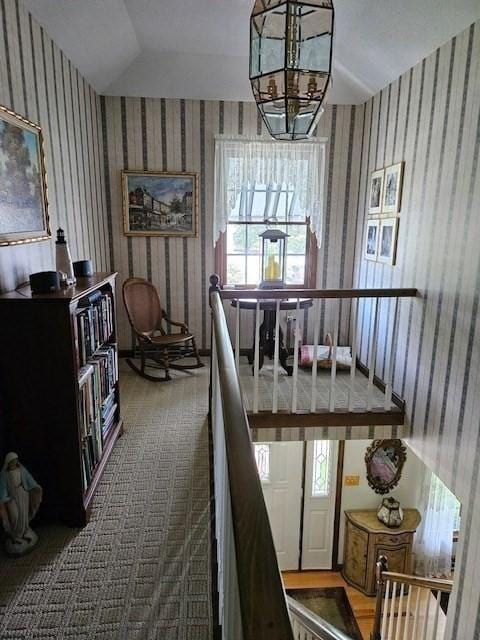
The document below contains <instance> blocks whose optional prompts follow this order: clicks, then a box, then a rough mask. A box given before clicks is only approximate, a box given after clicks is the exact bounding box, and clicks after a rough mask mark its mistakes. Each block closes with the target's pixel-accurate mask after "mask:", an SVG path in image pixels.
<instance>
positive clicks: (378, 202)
mask: <svg viewBox="0 0 480 640" xmlns="http://www.w3.org/2000/svg"><path fill="white" fill-rule="evenodd" d="M384 172H385V170H384V169H379V170H378V171H373V172H372V176H371V178H370V197H369V200H368V213H369V214H370V215H371V214H374V213H381V212H382V198H383V177H384Z"/></svg>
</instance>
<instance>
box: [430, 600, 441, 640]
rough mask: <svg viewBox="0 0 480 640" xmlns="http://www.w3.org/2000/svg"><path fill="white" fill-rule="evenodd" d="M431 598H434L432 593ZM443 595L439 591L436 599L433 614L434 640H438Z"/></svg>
mask: <svg viewBox="0 0 480 640" xmlns="http://www.w3.org/2000/svg"><path fill="white" fill-rule="evenodd" d="M430 594H431V595H430V597H433V594H432V593H431V592H430ZM441 595H442V593H441V591H437V597H436V599H435V611H434V612H433V629H432V635H431V638H432V640H436V639H437V629H438V616H439V613H440V597H441Z"/></svg>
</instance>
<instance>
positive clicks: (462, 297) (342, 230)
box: [0, 0, 480, 640]
mask: <svg viewBox="0 0 480 640" xmlns="http://www.w3.org/2000/svg"><path fill="white" fill-rule="evenodd" d="M0 104H3V105H5V106H7V107H9V108H11V109H13V110H15V111H18V112H19V113H21V114H22V115H24V116H26V117H27V118H29V119H31V120H33V121H34V122H36V123H39V124H40V125H41V126H42V128H43V131H44V136H45V150H46V166H47V171H48V187H49V200H50V217H51V227H52V230H55V229H56V227H57V226H62V227H64V228H65V229H66V231H67V234H68V240H69V243H70V248H71V252H72V256H73V258H74V259H79V258H84V257H92V258H93V260H94V263H95V267H96V269H97V270H108V269H110V268H114V269H116V270H118V271H119V282H120V283H121V282H122V281H123V280H124V279H125V278H127V277H129V276H132V275H136V276H142V277H146V278H148V279H149V280H151V281H152V282H153V283H154V284H155V285H156V286H157V287H158V289H159V292H160V295H161V297H162V300H163V301H164V304H165V306H166V308H167V310H168V311H169V313H171V315H172V316H173V317H176V318H180V319H182V318H185V320H186V321H187V322H188V323H189V324H190V327H191V329H192V330H193V331H194V333H195V334H196V336H197V338H198V342H199V344H200V346H201V347H202V348H207V347H208V344H209V335H210V325H209V313H208V300H207V288H208V276H209V275H210V273H212V272H213V270H214V252H213V244H212V208H213V181H214V176H213V159H214V158H213V156H214V136H215V135H216V134H222V133H224V134H228V135H235V134H239V135H249V136H251V135H257V134H263V133H264V131H263V128H262V124H261V121H260V120H259V117H258V115H257V111H256V107H255V105H254V104H253V103H231V102H222V101H219V102H210V101H192V100H165V99H149V98H120V97H108V96H107V97H104V96H101V97H100V96H97V94H96V93H95V92H94V91H93V89H92V88H91V87H90V86H89V85H88V84H87V83H86V82H85V80H84V79H83V78H82V77H81V76H80V75H79V73H78V72H77V70H76V69H75V68H74V67H73V66H72V64H71V63H70V61H69V60H68V59H67V58H66V57H65V56H64V55H63V53H62V52H61V51H60V50H59V49H58V47H57V46H56V45H55V44H54V43H53V42H52V41H51V39H50V38H49V37H48V36H47V35H46V33H45V32H44V30H43V29H42V28H41V27H40V26H39V25H38V24H36V22H35V21H34V20H33V19H32V18H31V16H30V15H29V14H28V13H27V12H26V11H25V10H24V9H23V7H22V4H21V3H20V2H19V0H0ZM479 109H480V23H476V24H475V25H472V27H471V28H469V29H467V30H466V31H465V32H464V33H462V34H460V35H458V36H457V37H456V38H454V39H453V40H452V41H450V42H448V43H446V44H445V45H444V46H442V47H441V48H440V49H438V50H437V51H436V52H434V53H433V54H432V55H431V56H429V57H428V58H426V59H425V60H423V61H421V62H420V63H419V64H418V65H416V66H415V67H414V68H412V69H411V70H409V71H408V72H406V73H405V74H403V75H402V76H401V77H400V78H398V79H397V80H396V81H395V82H393V83H392V84H391V85H389V86H388V87H386V88H385V89H384V90H383V91H381V92H380V93H378V94H377V95H375V96H374V97H373V98H372V99H371V100H369V101H368V102H367V103H366V104H365V105H362V106H356V107H352V106H328V107H327V110H326V112H325V114H324V116H323V117H322V119H321V121H320V124H319V128H318V131H317V135H318V136H320V137H325V138H327V139H328V149H327V154H326V157H327V160H326V170H325V193H326V198H325V225H324V226H325V231H324V238H323V244H322V248H321V249H320V250H319V252H318V270H317V285H318V286H319V287H350V286H352V285H353V286H359V287H368V286H386V287H388V286H415V287H417V288H418V289H419V290H420V292H421V297H420V298H419V299H417V300H415V301H403V302H402V303H401V304H400V307H399V331H398V345H397V350H396V354H395V363H394V364H395V366H394V376H395V377H394V388H395V390H396V391H397V392H399V393H400V394H401V395H402V396H403V397H405V399H406V403H407V411H408V416H409V422H410V426H411V437H410V438H409V444H410V445H411V446H412V447H413V449H414V450H415V451H416V453H417V454H418V455H419V456H420V457H421V459H422V460H424V462H425V463H426V464H427V465H428V466H430V467H431V468H433V469H434V470H435V471H436V472H437V473H438V474H439V475H440V477H441V478H442V479H443V480H444V482H445V483H446V484H447V485H448V486H449V487H450V488H451V489H452V490H453V491H454V492H455V493H456V494H457V496H458V497H459V498H460V500H461V501H462V503H463V511H462V531H461V541H460V550H459V556H458V558H457V567H458V568H459V569H458V570H459V573H460V575H461V576H462V579H461V581H459V582H458V584H457V586H456V590H455V594H454V599H453V602H452V611H453V614H452V615H450V616H449V618H450V622H449V625H450V629H449V637H450V638H452V639H454V638H456V639H460V638H461V639H462V640H470V639H471V640H473V639H474V638H479V637H480V615H479V603H480V575H479V573H480V572H479V569H478V566H479V565H478V556H479V554H480V538H479V537H478V535H476V532H478V530H480V505H479V504H478V503H477V502H476V500H475V498H476V496H477V495H478V494H479V492H480V474H479V466H478V458H479V453H480V418H479V416H480V394H478V392H477V387H478V384H479V382H480V379H479V378H480V375H479V374H480V366H479V365H480V349H479V340H480V323H479V322H478V321H477V317H478V305H479V294H480V264H479V261H480V252H479V250H478V238H479V237H480V229H479V225H480V217H479V215H478V214H479V206H478V203H479V201H480V200H479V198H480V177H479V166H478V165H479V153H480V112H479ZM400 160H403V161H404V162H405V179H404V186H403V202H402V209H401V212H400V228H399V242H398V252H397V264H396V266H394V267H391V266H387V265H382V264H375V263H372V262H367V261H365V260H363V244H364V230H365V220H366V200H367V189H368V182H369V176H370V173H371V171H373V170H375V169H377V168H380V167H383V166H386V165H389V164H392V163H394V162H399V161H400ZM122 169H148V170H168V171H182V170H185V171H198V172H199V177H200V182H199V185H200V199H199V234H198V237H197V238H195V239H193V238H188V239H183V238H169V239H164V238H127V237H125V236H124V234H123V219H122V201H121V186H120V173H121V170H122ZM53 266H54V246H53V242H40V243H38V244H36V245H31V246H17V247H2V248H0V291H5V290H9V289H13V288H15V287H16V286H17V285H18V284H19V283H21V282H22V281H24V280H25V279H26V278H27V277H28V274H29V273H31V272H33V271H37V270H41V269H48V268H52V267H53ZM369 312H370V308H369V303H368V301H364V302H363V303H361V304H360V307H359V314H358V328H359V335H360V354H361V359H362V360H363V361H368V357H369V353H368V349H369V347H368V345H369V335H370V331H371V316H370V313H369ZM391 313H392V304H391V303H386V304H385V305H384V307H383V308H382V309H381V319H380V348H379V351H378V353H377V363H376V367H377V370H378V371H379V373H380V374H382V373H383V371H384V369H385V345H386V344H387V341H388V338H389V336H388V334H387V327H391V326H392V323H391V322H388V321H387V318H388V316H389V315H391ZM349 321H350V315H349V309H348V308H347V307H345V308H344V309H342V317H341V341H342V342H343V341H346V340H347V336H348V330H349ZM119 328H120V345H121V347H122V348H124V349H129V348H131V345H132V339H131V333H130V330H129V327H128V323H127V321H126V317H125V315H124V312H123V309H121V308H119ZM330 328H331V320H330V317H329V309H328V307H326V308H324V309H323V310H322V327H321V332H322V334H323V333H324V332H325V331H326V330H329V329H330ZM349 435H351V434H348V433H346V437H347V438H348V437H349Z"/></svg>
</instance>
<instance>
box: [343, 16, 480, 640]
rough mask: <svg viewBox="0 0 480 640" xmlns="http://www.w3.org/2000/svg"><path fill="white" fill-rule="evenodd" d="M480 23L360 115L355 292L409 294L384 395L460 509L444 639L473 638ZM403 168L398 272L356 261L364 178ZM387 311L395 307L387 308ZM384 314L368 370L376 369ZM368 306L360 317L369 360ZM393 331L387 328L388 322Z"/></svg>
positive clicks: (476, 629)
mask: <svg viewBox="0 0 480 640" xmlns="http://www.w3.org/2000/svg"><path fill="white" fill-rule="evenodd" d="M479 152H480V22H477V23H475V24H474V25H472V26H471V27H470V28H469V29H467V30H466V31H464V32H463V33H461V34H460V35H458V36H457V37H456V38H454V39H453V40H452V41H450V42H448V43H446V44H445V45H444V46H442V47H440V48H439V49H438V50H437V51H435V52H434V53H433V54H432V55H431V56H429V57H428V58H426V59H425V60H423V61H422V62H420V63H419V64H417V65H416V66H415V67H413V68H412V69H410V70H409V71H408V72H407V73H405V74H404V75H402V76H401V77H400V78H398V80H396V81H395V82H393V83H392V84H391V85H389V86H388V87H386V88H385V89H383V91H381V92H380V93H378V94H377V95H375V96H374V97H373V98H372V99H371V100H369V101H368V102H367V104H366V105H365V136H364V140H363V146H362V176H361V189H360V206H359V216H358V232H357V241H356V260H355V285H356V286H359V287H373V286H387V287H388V286H391V285H393V286H406V287H410V286H413V287H417V288H418V289H419V291H420V293H421V297H420V298H418V299H417V300H415V301H413V302H412V301H404V302H402V303H401V305H400V308H399V332H398V336H399V339H398V347H397V350H396V354H395V377H394V389H395V390H396V391H398V392H399V393H400V394H401V395H402V396H403V397H404V398H405V399H406V407H407V411H408V416H409V422H410V428H411V437H410V438H409V440H408V442H409V444H410V446H411V447H412V448H413V449H414V450H415V451H416V453H418V455H419V456H420V457H421V458H422V460H423V461H424V462H425V463H426V464H427V465H428V466H429V467H430V468H432V469H433V470H435V472H436V473H437V474H438V475H439V476H440V477H441V478H442V479H443V481H444V482H445V483H446V484H447V485H448V486H449V487H450V488H451V489H452V490H453V491H454V492H455V493H456V495H457V496H458V497H459V499H460V500H461V501H462V504H463V510H462V530H461V544H460V556H459V557H457V569H458V571H459V573H460V575H461V579H460V581H459V582H458V584H457V588H456V592H455V598H454V602H453V605H452V606H453V608H452V612H453V613H452V614H451V615H450V616H449V618H450V634H449V637H451V638H457V639H459V640H460V639H461V640H470V639H472V640H473V638H477V639H478V638H479V637H480V613H479V600H480V571H479V566H480V565H479V563H478V557H479V554H480V538H479V536H478V531H479V529H480V502H479V501H478V498H477V496H478V495H479V492H480V477H479V454H480V394H479V393H478V385H479V381H480V380H479V374H480V366H479V365H480V346H479V345H480V342H479V338H480V335H479V331H480V322H479V321H478V303H479V293H480V264H479V261H480V252H479V248H478V241H479V238H480V216H479V213H480V208H479V202H480V175H479V166H478V165H479V162H478V161H479ZM401 160H403V161H404V162H405V178H404V185H403V203H402V207H401V212H400V214H399V217H400V223H399V225H400V226H399V239H398V251H397V262H396V266H394V267H392V266H387V265H383V264H380V263H373V262H370V261H366V260H364V259H363V246H364V238H365V221H366V200H367V188H368V182H369V176H370V173H371V172H372V171H373V170H375V169H377V168H381V167H384V166H388V165H389V164H392V163H395V162H399V161H401ZM392 309H393V307H392ZM392 309H389V308H388V306H387V305H385V308H384V309H383V310H382V315H381V321H380V327H381V332H380V337H381V340H380V350H379V352H378V354H377V363H376V367H377V370H379V371H380V374H381V373H382V372H383V371H384V368H385V352H384V345H385V339H386V336H385V333H386V331H385V327H387V326H388V323H387V321H386V319H387V316H388V314H389V313H391V311H392ZM369 310H370V309H369V305H368V303H367V302H366V303H365V304H364V305H363V306H362V305H361V307H360V314H359V317H358V328H359V331H360V332H361V333H360V341H361V357H362V360H363V361H366V360H367V359H368V355H369V354H368V338H369V335H370V331H371V321H370V317H369ZM390 326H391V323H390Z"/></svg>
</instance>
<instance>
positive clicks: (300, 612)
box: [287, 596, 352, 640]
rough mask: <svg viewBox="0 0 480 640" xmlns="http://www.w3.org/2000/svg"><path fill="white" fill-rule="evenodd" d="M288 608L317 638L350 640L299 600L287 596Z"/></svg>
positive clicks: (322, 639)
mask: <svg viewBox="0 0 480 640" xmlns="http://www.w3.org/2000/svg"><path fill="white" fill-rule="evenodd" d="M287 603H288V608H289V609H290V611H291V612H292V613H293V614H294V615H295V616H296V617H297V618H298V619H299V620H300V621H301V622H302V625H303V626H304V627H305V629H306V630H307V631H308V632H309V633H311V634H312V636H314V638H316V639H317V640H352V639H351V637H350V636H347V635H345V634H344V633H343V632H342V631H340V630H339V629H336V628H335V627H334V626H332V625H331V624H330V623H329V622H327V621H326V620H324V619H323V618H321V617H320V616H318V615H317V614H316V613H314V612H313V611H310V609H307V608H306V607H304V606H303V605H302V604H300V602H298V601H297V600H294V599H293V598H291V597H290V596H287Z"/></svg>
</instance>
